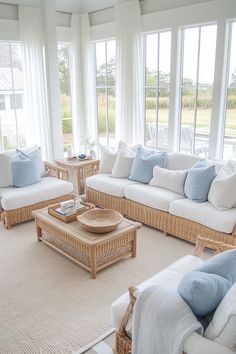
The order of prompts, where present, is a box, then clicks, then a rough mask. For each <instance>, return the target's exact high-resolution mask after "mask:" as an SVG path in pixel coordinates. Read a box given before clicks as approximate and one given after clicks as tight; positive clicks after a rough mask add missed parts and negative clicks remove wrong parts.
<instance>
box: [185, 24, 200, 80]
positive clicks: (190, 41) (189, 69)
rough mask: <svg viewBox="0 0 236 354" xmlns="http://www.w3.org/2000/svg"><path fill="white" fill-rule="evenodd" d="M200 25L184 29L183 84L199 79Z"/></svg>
mask: <svg viewBox="0 0 236 354" xmlns="http://www.w3.org/2000/svg"><path fill="white" fill-rule="evenodd" d="M198 41H199V27H195V28H188V29H185V30H184V56H183V85H186V84H188V86H192V85H195V84H196V81H197V61H198Z"/></svg>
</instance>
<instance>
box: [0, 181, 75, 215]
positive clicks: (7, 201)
mask: <svg viewBox="0 0 236 354" xmlns="http://www.w3.org/2000/svg"><path fill="white" fill-rule="evenodd" d="M0 192H1V205H2V208H3V209H4V210H14V209H19V208H23V207H25V206H29V205H33V204H37V203H40V202H43V201H46V200H50V199H54V198H58V197H61V196H62V195H65V194H70V193H72V192H73V184H72V183H71V182H67V181H64V180H60V179H57V178H53V177H43V178H42V179H41V181H40V182H39V183H36V184H32V185H30V186H27V187H22V188H15V187H11V188H5V189H4V188H2V189H1V190H0Z"/></svg>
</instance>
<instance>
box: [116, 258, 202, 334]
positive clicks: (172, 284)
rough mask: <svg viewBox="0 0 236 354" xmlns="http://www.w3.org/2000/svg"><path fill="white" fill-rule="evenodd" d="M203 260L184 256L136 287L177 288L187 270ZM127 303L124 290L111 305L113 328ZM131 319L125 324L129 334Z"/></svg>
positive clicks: (118, 323)
mask: <svg viewBox="0 0 236 354" xmlns="http://www.w3.org/2000/svg"><path fill="white" fill-rule="evenodd" d="M202 262H203V260H202V259H201V258H198V257H195V256H191V255H188V256H185V257H183V258H181V259H179V260H178V261H176V262H174V263H172V264H171V265H170V266H169V267H167V268H165V269H164V270H162V271H161V272H159V273H157V274H155V275H154V276H153V277H151V278H149V279H147V280H146V281H144V282H143V283H141V284H140V285H138V289H139V290H140V291H142V290H144V289H146V288H147V287H148V286H151V285H155V284H159V285H163V286H165V287H169V288H171V289H177V287H178V285H179V282H180V280H181V279H182V277H183V276H184V275H185V274H186V273H187V272H189V271H191V270H193V269H195V268H196V267H197V266H199V265H200V264H202ZM128 304H129V294H128V292H126V293H125V294H123V295H121V296H120V297H119V298H118V299H117V300H116V301H115V302H113V304H112V305H111V320H112V325H113V326H114V327H115V328H119V326H120V323H121V320H122V317H123V315H124V313H125V310H126V309H127V306H128ZM131 323H132V320H130V321H129V323H128V325H127V326H126V330H127V332H128V333H129V334H130V333H131V331H132V328H131Z"/></svg>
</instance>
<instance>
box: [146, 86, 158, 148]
mask: <svg viewBox="0 0 236 354" xmlns="http://www.w3.org/2000/svg"><path fill="white" fill-rule="evenodd" d="M156 100H157V98H156V90H155V89H146V114H145V115H146V136H145V144H146V146H150V147H155V146H156V116H157V111H156V110H157V105H156Z"/></svg>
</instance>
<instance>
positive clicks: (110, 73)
mask: <svg viewBox="0 0 236 354" xmlns="http://www.w3.org/2000/svg"><path fill="white" fill-rule="evenodd" d="M107 85H108V86H115V85H116V42H115V41H108V42H107Z"/></svg>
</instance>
